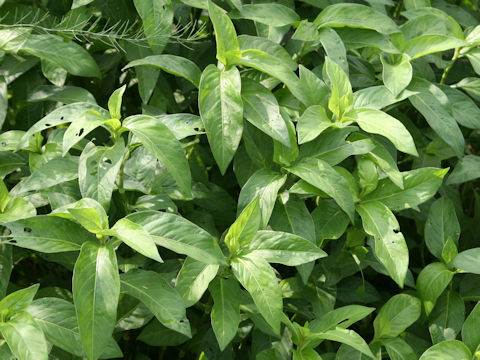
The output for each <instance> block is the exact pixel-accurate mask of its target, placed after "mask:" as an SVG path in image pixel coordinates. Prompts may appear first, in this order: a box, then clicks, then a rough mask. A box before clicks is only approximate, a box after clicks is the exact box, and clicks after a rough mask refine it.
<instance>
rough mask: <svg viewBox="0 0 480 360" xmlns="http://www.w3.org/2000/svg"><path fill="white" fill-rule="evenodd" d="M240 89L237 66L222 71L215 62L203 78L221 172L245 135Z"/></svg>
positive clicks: (202, 101) (203, 110) (202, 100)
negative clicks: (243, 133) (243, 134)
mask: <svg viewBox="0 0 480 360" xmlns="http://www.w3.org/2000/svg"><path fill="white" fill-rule="evenodd" d="M212 6H216V5H212ZM241 88H242V85H241V79H240V73H239V71H238V69H237V68H235V67H233V68H231V69H230V70H223V71H221V70H219V69H217V68H216V67H215V66H214V65H209V66H207V68H206V69H205V70H204V71H203V73H202V77H201V79H200V87H199V92H198V107H199V110H200V116H201V118H202V121H203V124H204V125H205V131H206V132H207V138H208V142H209V143H210V148H211V151H212V153H213V156H214V158H215V160H216V162H217V164H218V166H219V168H220V171H221V173H222V174H224V173H225V171H226V170H227V167H228V165H229V164H230V162H231V161H232V158H233V155H235V152H236V150H237V148H238V144H239V143H240V139H241V137H242V129H243V102H242V96H241Z"/></svg>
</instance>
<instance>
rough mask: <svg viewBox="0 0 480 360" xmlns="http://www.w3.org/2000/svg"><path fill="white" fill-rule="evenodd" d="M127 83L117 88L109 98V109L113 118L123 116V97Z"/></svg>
mask: <svg viewBox="0 0 480 360" xmlns="http://www.w3.org/2000/svg"><path fill="white" fill-rule="evenodd" d="M126 88H127V85H123V86H122V87H121V88H118V89H117V90H115V91H114V92H113V93H112V95H110V98H109V99H108V111H109V112H110V116H111V117H112V118H113V119H120V118H121V117H122V97H123V93H124V92H125V89H126Z"/></svg>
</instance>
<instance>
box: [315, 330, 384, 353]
mask: <svg viewBox="0 0 480 360" xmlns="http://www.w3.org/2000/svg"><path fill="white" fill-rule="evenodd" d="M309 336H311V337H312V338H315V339H325V340H330V341H337V342H340V343H342V344H346V345H348V346H351V347H353V348H354V349H356V350H358V351H360V352H361V353H362V354H365V355H367V356H368V357H370V358H371V359H376V357H375V356H374V355H373V353H372V350H370V348H369V346H368V345H367V343H366V342H365V340H363V338H362V337H361V336H360V335H358V334H357V333H356V332H355V331H353V330H347V329H343V328H341V327H337V328H335V329H332V330H327V331H324V332H319V333H311V334H310V335H309Z"/></svg>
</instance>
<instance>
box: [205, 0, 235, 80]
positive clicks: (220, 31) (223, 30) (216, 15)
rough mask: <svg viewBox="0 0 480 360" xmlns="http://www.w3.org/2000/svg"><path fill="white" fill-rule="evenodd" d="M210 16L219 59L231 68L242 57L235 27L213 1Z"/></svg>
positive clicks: (209, 8)
mask: <svg viewBox="0 0 480 360" xmlns="http://www.w3.org/2000/svg"><path fill="white" fill-rule="evenodd" d="M208 14H209V16H210V20H211V21H212V24H213V29H214V31H215V40H216V43H217V59H218V60H220V61H221V62H222V63H223V64H224V65H225V66H229V65H231V64H232V63H233V62H234V61H235V59H237V58H238V57H239V56H240V45H239V44H238V40H237V33H236V32H235V27H234V26H233V23H232V20H230V18H229V17H228V15H227V14H225V12H224V10H223V9H222V8H221V7H219V6H217V5H215V4H214V3H213V1H211V0H208ZM200 87H201V85H200Z"/></svg>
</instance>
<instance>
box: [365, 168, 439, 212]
mask: <svg viewBox="0 0 480 360" xmlns="http://www.w3.org/2000/svg"><path fill="white" fill-rule="evenodd" d="M447 171H448V169H438V168H429V167H425V168H420V169H415V170H410V171H405V172H403V173H402V175H403V184H404V187H403V189H401V188H399V187H398V186H397V185H395V184H394V183H393V182H392V181H391V180H390V179H383V180H380V181H379V183H378V187H377V188H376V189H375V190H374V191H373V192H371V193H370V194H368V195H366V196H365V197H364V198H363V201H365V202H366V201H371V200H374V201H380V202H382V203H383V204H385V205H387V206H388V207H389V208H390V209H391V210H404V209H409V208H412V207H415V206H417V205H420V204H422V203H424V202H425V201H427V200H429V199H430V198H432V197H433V196H434V195H435V193H436V192H437V190H438V188H439V187H440V185H442V179H443V177H444V176H445V174H446V173H447Z"/></svg>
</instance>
